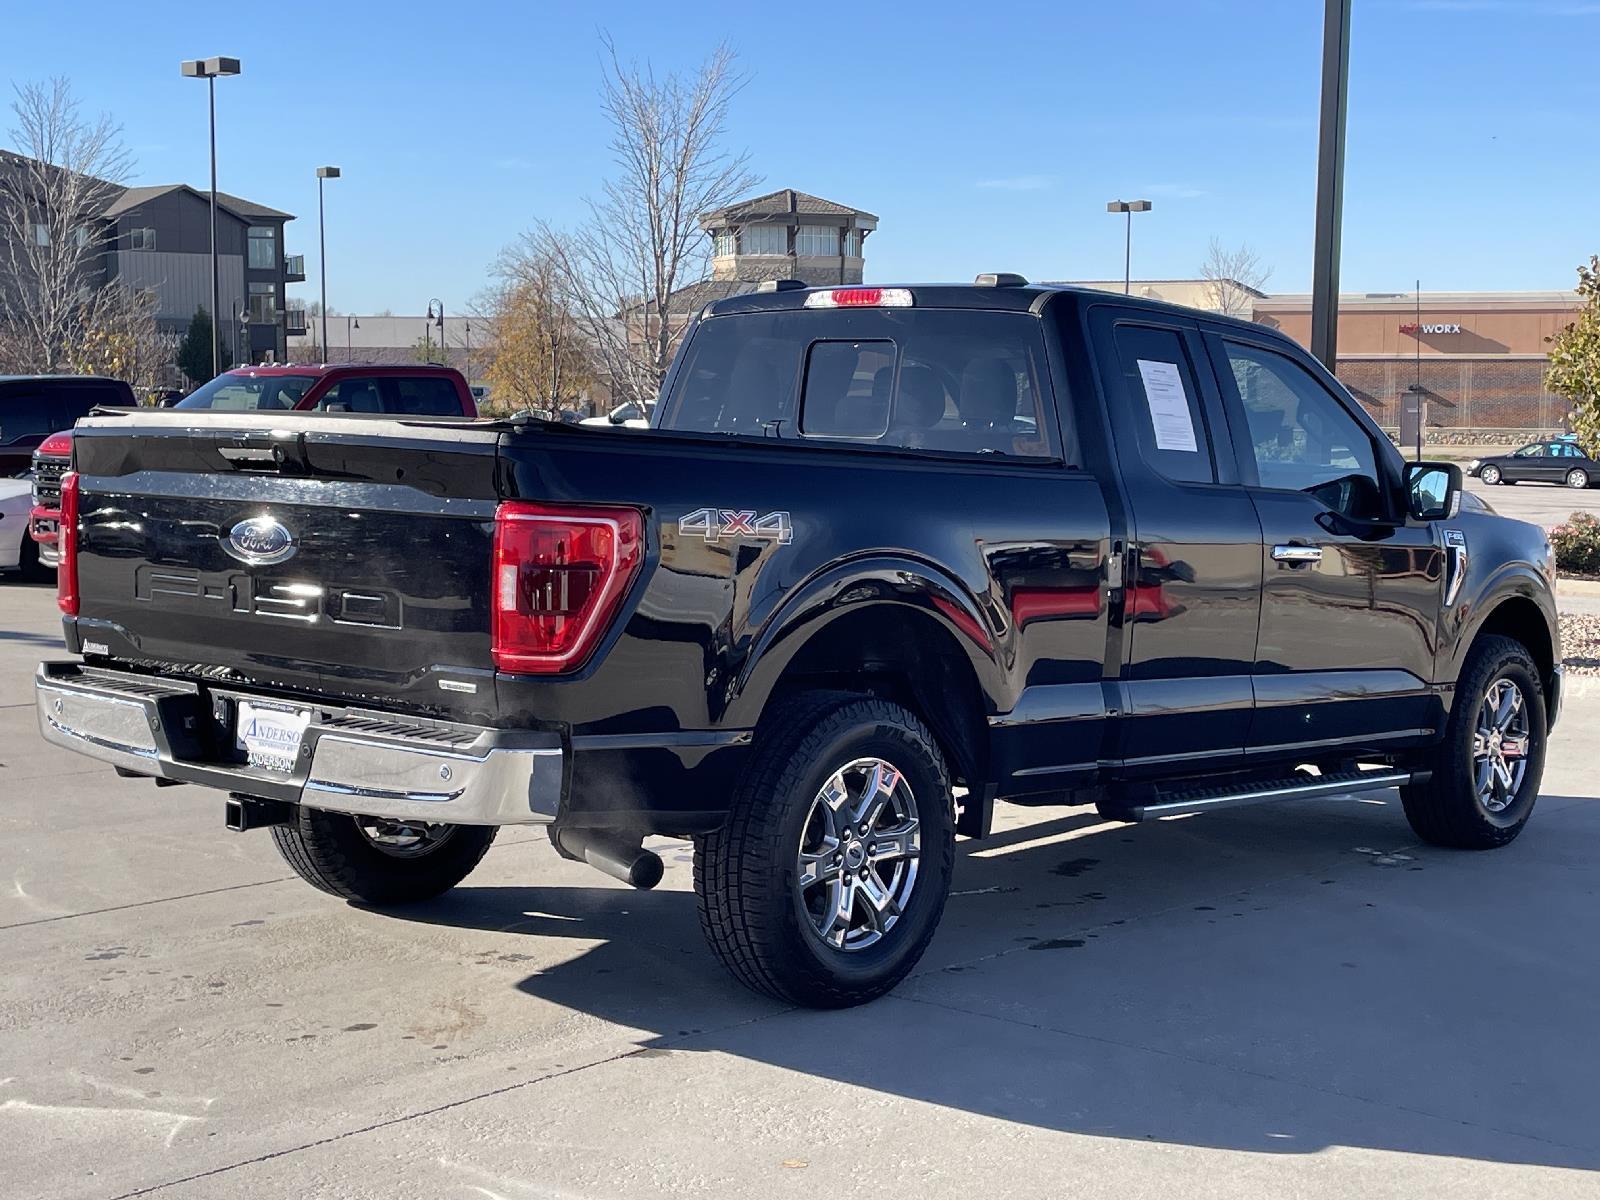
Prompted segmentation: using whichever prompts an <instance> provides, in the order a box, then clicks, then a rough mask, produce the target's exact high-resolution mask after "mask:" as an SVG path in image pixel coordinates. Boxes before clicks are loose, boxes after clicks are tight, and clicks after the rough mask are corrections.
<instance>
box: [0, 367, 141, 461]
mask: <svg viewBox="0 0 1600 1200" xmlns="http://www.w3.org/2000/svg"><path fill="white" fill-rule="evenodd" d="M137 403H138V401H137V400H135V399H134V395H133V389H132V388H131V387H129V386H128V385H127V384H125V383H123V382H122V380H120V379H102V378H100V377H99V376H98V375H0V479H10V478H13V477H14V476H17V475H21V474H22V473H23V472H24V471H26V470H28V468H29V467H30V466H31V465H32V463H33V451H34V449H35V447H37V446H38V445H39V443H40V442H42V441H44V439H45V438H47V437H49V436H50V435H51V434H52V433H55V432H56V431H57V430H59V429H71V428H72V425H73V422H75V421H76V420H77V419H78V418H79V417H82V416H86V415H87V414H88V412H89V410H90V409H91V408H93V407H94V406H95V405H97V404H102V405H114V406H116V407H119V408H132V407H133V406H134V405H135V404H137Z"/></svg>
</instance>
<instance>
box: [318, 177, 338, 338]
mask: <svg viewBox="0 0 1600 1200" xmlns="http://www.w3.org/2000/svg"><path fill="white" fill-rule="evenodd" d="M337 178H339V168H338V167H318V168H317V269H318V270H319V271H320V272H321V274H322V353H323V354H327V353H328V226H327V221H326V220H325V219H324V216H323V210H322V181H323V180H324V179H337Z"/></svg>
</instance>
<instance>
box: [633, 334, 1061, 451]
mask: <svg viewBox="0 0 1600 1200" xmlns="http://www.w3.org/2000/svg"><path fill="white" fill-rule="evenodd" d="M1046 380H1047V376H1046V370H1045V358H1044V342H1043V338H1042V335H1041V333H1040V328H1039V321H1038V319H1037V318H1035V317H1032V316H1030V315H1028V314H1025V313H1007V312H983V311H970V310H951V309H870V310H868V309H862V310H859V311H848V312H841V311H839V310H837V309H834V310H827V311H820V312H819V311H808V310H802V311H798V312H794V311H790V312H770V313H742V314H739V315H735V316H726V317H712V318H709V319H707V320H705V321H702V322H701V323H700V324H699V326H698V327H697V328H696V330H695V334H694V337H693V338H692V340H691V341H690V343H689V345H688V346H687V347H686V349H685V351H684V359H683V362H682V364H680V366H679V368H678V372H677V375H676V377H675V379H674V383H673V388H672V395H671V396H670V397H669V399H668V403H667V410H666V412H665V414H664V416H663V419H662V420H661V421H660V426H661V427H662V428H664V429H674V430H681V431H684V432H692V433H720V434H732V435H742V436H747V437H783V438H803V439H806V440H827V441H834V442H840V443H845V444H853V445H859V446H868V447H885V448H901V449H911V450H932V451H939V452H943V453H950V454H987V455H1002V456H1005V457H1019V458H1050V457H1059V452H1058V450H1057V449H1056V446H1055V441H1054V431H1053V429H1052V428H1051V422H1050V421H1049V420H1048V419H1047V417H1046V414H1047V413H1048V411H1049V403H1050V401H1049V397H1048V393H1047V388H1048V384H1047V382H1046Z"/></svg>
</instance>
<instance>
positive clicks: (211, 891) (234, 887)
mask: <svg viewBox="0 0 1600 1200" xmlns="http://www.w3.org/2000/svg"><path fill="white" fill-rule="evenodd" d="M298 878H300V877H299V876H298V875H282V876H279V877H278V878H277V879H258V880H256V881H255V882H254V883H233V884H229V885H228V886H227V887H219V888H207V889H206V890H205V891H203V892H185V893H184V894H183V895H181V896H157V897H156V898H155V899H153V900H138V901H135V902H134V903H132V904H113V905H112V906H111V907H109V908H91V909H86V910H85V911H83V912H75V913H62V914H61V915H60V916H57V917H35V918H34V919H33V920H31V921H15V922H13V923H12V924H10V925H0V930H4V929H26V928H27V927H28V926H30V925H49V924H51V923H52V922H54V921H72V920H75V919H77V918H78V917H98V916H101V915H102V914H104V913H114V912H126V911H127V910H128V909H130V908H149V907H150V906H151V905H152V904H171V903H172V902H173V901H175V900H194V899H196V898H198V897H200V896H215V895H217V894H219V893H221V892H239V891H243V890H244V889H246V888H255V887H266V886H267V885H268V884H270V883H288V882H289V880H291V879H298Z"/></svg>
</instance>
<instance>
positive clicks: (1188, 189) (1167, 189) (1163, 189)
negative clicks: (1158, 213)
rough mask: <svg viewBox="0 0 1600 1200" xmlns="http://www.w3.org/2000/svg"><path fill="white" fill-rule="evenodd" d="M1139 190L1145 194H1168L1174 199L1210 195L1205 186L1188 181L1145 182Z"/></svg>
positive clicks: (1188, 198) (1191, 198) (1190, 198)
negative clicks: (1196, 185) (1197, 185)
mask: <svg viewBox="0 0 1600 1200" xmlns="http://www.w3.org/2000/svg"><path fill="white" fill-rule="evenodd" d="M1139 191H1140V192H1141V193H1142V194H1144V195H1146V196H1169V197H1171V198H1172V199H1174V200H1193V199H1195V198H1196V197H1198V196H1207V195H1210V193H1209V192H1207V191H1206V190H1205V188H1198V187H1195V186H1194V185H1193V184H1189V183H1147V184H1145V185H1144V186H1143V187H1141V188H1140V189H1139Z"/></svg>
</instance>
